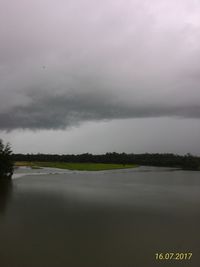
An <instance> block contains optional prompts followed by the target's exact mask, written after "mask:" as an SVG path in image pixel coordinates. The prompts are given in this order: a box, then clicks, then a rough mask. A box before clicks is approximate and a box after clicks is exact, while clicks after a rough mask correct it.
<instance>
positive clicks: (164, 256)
mask: <svg viewBox="0 0 200 267" xmlns="http://www.w3.org/2000/svg"><path fill="white" fill-rule="evenodd" d="M191 258H192V252H157V253H155V259H156V260H160V261H165V260H191Z"/></svg>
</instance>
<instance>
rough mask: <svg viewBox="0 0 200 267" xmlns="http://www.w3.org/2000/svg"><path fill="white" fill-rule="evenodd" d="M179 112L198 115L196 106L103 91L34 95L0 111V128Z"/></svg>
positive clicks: (57, 125) (52, 126) (46, 126)
mask: <svg viewBox="0 0 200 267" xmlns="http://www.w3.org/2000/svg"><path fill="white" fill-rule="evenodd" d="M161 116H181V117H183V116H184V117H187V118H188V117H191V118H194V117H195V118H200V105H199V106H188V107H186V106H170V105H166V106H148V105H146V106H141V104H139V105H137V104H135V105H131V106H128V105H126V104H122V103H120V102H117V101H112V99H109V97H105V95H98V94H80V93H79V94H77V95H72V94H71V95H70V94H69V95H59V96H49V95H44V94H43V95H42V96H39V95H37V96H35V97H34V98H33V99H32V103H31V104H29V105H27V106H24V107H20V106H18V107H15V108H13V109H12V110H10V112H9V113H1V114H0V127H1V130H13V129H17V128H28V129H33V130H35V129H59V128H60V129H62V128H66V127H70V126H73V125H77V124H79V123H81V122H83V121H88V120H91V121H96V120H110V119H122V118H139V117H141V118H142V117H161Z"/></svg>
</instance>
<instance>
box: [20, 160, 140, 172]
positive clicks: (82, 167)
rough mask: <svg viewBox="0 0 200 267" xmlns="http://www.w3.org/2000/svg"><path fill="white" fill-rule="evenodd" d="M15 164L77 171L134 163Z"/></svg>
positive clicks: (97, 169)
mask: <svg viewBox="0 0 200 267" xmlns="http://www.w3.org/2000/svg"><path fill="white" fill-rule="evenodd" d="M15 166H17V167H20V166H30V167H32V168H37V167H50V168H59V169H68V170H78V171H102V170H114V169H127V168H134V167H136V165H134V164H132V165H129V164H128V165H127V164H126V165H123V164H110V163H108V164H106V163H67V162H20V161H18V162H15Z"/></svg>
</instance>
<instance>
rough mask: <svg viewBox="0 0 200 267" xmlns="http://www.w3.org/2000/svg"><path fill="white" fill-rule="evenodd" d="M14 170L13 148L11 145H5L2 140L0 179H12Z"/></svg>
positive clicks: (0, 146)
mask: <svg viewBox="0 0 200 267" xmlns="http://www.w3.org/2000/svg"><path fill="white" fill-rule="evenodd" d="M13 169H14V164H13V161H12V150H11V147H10V145H9V144H6V145H4V144H3V142H2V140H1V139H0V179H5V178H6V179H11V177H12V175H13Z"/></svg>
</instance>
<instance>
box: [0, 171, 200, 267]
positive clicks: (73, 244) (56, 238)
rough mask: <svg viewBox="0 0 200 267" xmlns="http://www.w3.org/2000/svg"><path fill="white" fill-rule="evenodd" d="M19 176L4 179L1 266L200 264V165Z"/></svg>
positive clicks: (0, 207) (0, 196) (0, 199)
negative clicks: (172, 256)
mask: <svg viewBox="0 0 200 267" xmlns="http://www.w3.org/2000/svg"><path fill="white" fill-rule="evenodd" d="M14 178H15V179H13V182H12V183H9V184H2V183H0V266H1V267H28V266H29V267H32V266H33V267H104V266H105V267H129V266H130V267H151V266H181V267H183V266H190V267H198V266H200V173H199V172H195V171H194V172H192V171H180V170H172V169H166V168H153V167H140V168H135V169H127V170H114V171H102V172H78V171H65V170H58V169H47V168H46V169H39V170H30V169H28V168H21V169H19V170H17V171H16V173H15V176H14ZM159 252H174V253H176V252H183V253H187V252H192V253H193V256H192V258H191V260H162V261H158V260H155V253H159Z"/></svg>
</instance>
